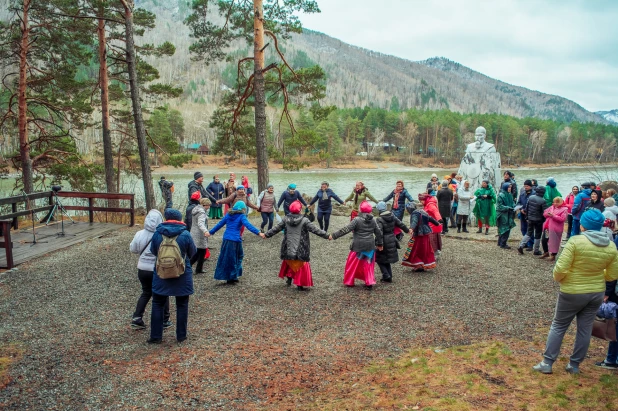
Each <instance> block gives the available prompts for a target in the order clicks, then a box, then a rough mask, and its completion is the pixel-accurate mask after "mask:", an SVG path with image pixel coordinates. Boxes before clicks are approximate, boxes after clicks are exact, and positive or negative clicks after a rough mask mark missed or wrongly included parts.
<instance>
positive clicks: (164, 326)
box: [163, 320, 174, 329]
mask: <svg viewBox="0 0 618 411" xmlns="http://www.w3.org/2000/svg"><path fill="white" fill-rule="evenodd" d="M172 325H174V323H173V322H171V321H170V320H167V321H163V329H166V328H170V327H171V326H172Z"/></svg>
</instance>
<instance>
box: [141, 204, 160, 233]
mask: <svg viewBox="0 0 618 411" xmlns="http://www.w3.org/2000/svg"><path fill="white" fill-rule="evenodd" d="M162 222H163V216H162V215H161V212H160V211H159V210H154V209H153V210H150V211H149V212H148V215H146V218H145V219H144V229H146V230H148V231H150V232H153V233H154V232H155V230H156V229H157V226H158V225H159V224H161V223H162Z"/></svg>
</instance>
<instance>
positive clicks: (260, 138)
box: [253, 0, 268, 192]
mask: <svg viewBox="0 0 618 411" xmlns="http://www.w3.org/2000/svg"><path fill="white" fill-rule="evenodd" d="M253 10H254V17H253V34H254V47H253V56H254V69H253V70H254V77H253V85H254V92H253V97H254V98H255V142H256V153H257V173H258V192H262V191H263V190H265V189H266V184H268V150H267V148H266V91H265V89H264V88H265V85H264V73H263V72H262V70H264V7H263V1H262V0H253Z"/></svg>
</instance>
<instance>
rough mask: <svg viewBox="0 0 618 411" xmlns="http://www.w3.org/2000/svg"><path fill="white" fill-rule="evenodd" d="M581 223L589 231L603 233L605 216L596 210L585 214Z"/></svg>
mask: <svg viewBox="0 0 618 411" xmlns="http://www.w3.org/2000/svg"><path fill="white" fill-rule="evenodd" d="M579 222H580V224H581V225H582V226H583V227H584V228H585V229H586V230H588V231H601V229H602V228H603V223H604V222H605V216H604V215H603V213H601V212H600V211H599V210H597V209H596V208H595V209H592V210H588V211H586V212H584V214H582V218H581V220H579Z"/></svg>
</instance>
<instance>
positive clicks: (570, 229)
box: [567, 214, 573, 240]
mask: <svg viewBox="0 0 618 411" xmlns="http://www.w3.org/2000/svg"><path fill="white" fill-rule="evenodd" d="M567 223H568V227H567V240H568V239H569V238H571V232H572V231H573V215H572V214H569V215H568V217H567Z"/></svg>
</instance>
